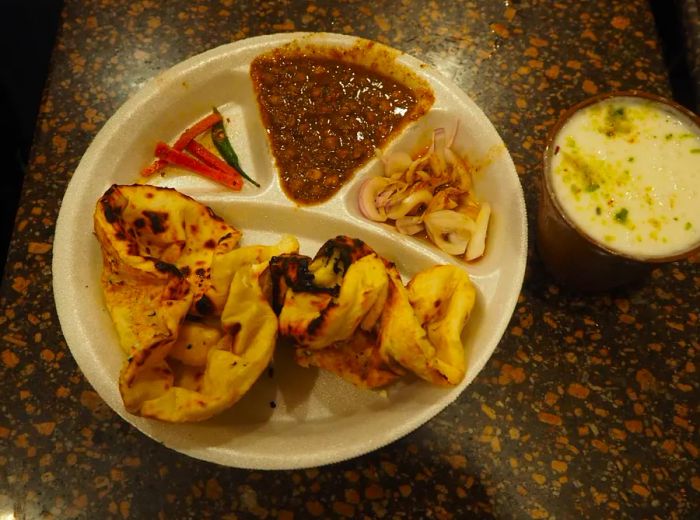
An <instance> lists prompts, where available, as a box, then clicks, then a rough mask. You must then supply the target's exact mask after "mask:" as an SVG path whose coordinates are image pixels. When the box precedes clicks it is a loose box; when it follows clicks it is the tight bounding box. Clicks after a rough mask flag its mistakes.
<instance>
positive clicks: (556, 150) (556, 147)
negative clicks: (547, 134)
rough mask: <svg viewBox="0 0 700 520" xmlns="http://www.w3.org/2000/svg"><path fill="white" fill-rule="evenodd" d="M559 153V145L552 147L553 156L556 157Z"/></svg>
mask: <svg viewBox="0 0 700 520" xmlns="http://www.w3.org/2000/svg"><path fill="white" fill-rule="evenodd" d="M558 153H559V145H557V146H555V147H554V155H557V154H558Z"/></svg>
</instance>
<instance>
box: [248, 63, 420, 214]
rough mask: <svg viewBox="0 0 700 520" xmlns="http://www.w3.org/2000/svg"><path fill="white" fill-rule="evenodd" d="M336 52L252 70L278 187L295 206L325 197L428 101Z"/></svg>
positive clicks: (252, 65) (330, 194)
mask: <svg viewBox="0 0 700 520" xmlns="http://www.w3.org/2000/svg"><path fill="white" fill-rule="evenodd" d="M339 54H341V55H340V56H337V57H335V56H309V55H306V54H304V53H303V52H299V53H282V52H273V53H269V54H266V55H262V56H259V57H258V58H256V59H255V60H253V62H252V63H251V66H250V76H251V79H252V80H253V85H254V88H255V91H256V94H257V99H258V105H259V108H260V114H261V116H262V120H263V123H264V125H265V127H266V129H267V134H268V139H269V142H270V145H271V147H272V153H273V155H274V157H275V161H276V163H277V169H278V171H279V175H280V179H281V184H282V187H283V189H284V191H285V192H286V194H287V196H288V197H289V198H291V199H292V200H294V201H295V202H298V203H300V204H316V203H319V202H323V201H325V200H327V199H329V198H330V197H331V196H332V195H333V194H335V193H336V192H337V191H338V190H339V189H340V188H341V186H343V184H345V183H346V182H347V181H348V180H349V179H350V178H351V177H352V175H353V174H354V172H355V171H356V170H357V169H358V168H359V167H360V166H362V165H363V164H365V163H366V162H367V160H368V159H369V158H370V157H372V156H373V155H374V150H375V148H380V147H381V146H383V145H384V144H385V143H386V142H387V141H388V139H389V138H391V137H393V135H395V134H396V133H397V131H398V130H399V129H400V128H402V127H403V126H404V125H405V124H406V123H408V122H409V121H413V120H415V119H418V118H419V117H420V116H422V115H423V114H424V113H425V111H426V110H427V107H429V106H430V105H431V104H432V101H433V97H432V92H430V93H429V96H428V97H429V103H428V104H427V107H426V103H425V102H424V101H425V98H426V94H425V93H424V92H423V93H418V94H416V93H415V92H414V91H413V90H412V89H411V88H409V87H407V86H405V85H403V84H401V83H399V82H398V81H396V80H394V79H392V78H390V77H389V76H386V75H383V74H381V73H380V72H378V71H376V70H372V69H370V68H367V67H364V66H363V65H360V64H356V63H350V62H346V61H343V59H342V52H339ZM420 96H422V97H423V99H421V100H420V102H419V100H418V97H420Z"/></svg>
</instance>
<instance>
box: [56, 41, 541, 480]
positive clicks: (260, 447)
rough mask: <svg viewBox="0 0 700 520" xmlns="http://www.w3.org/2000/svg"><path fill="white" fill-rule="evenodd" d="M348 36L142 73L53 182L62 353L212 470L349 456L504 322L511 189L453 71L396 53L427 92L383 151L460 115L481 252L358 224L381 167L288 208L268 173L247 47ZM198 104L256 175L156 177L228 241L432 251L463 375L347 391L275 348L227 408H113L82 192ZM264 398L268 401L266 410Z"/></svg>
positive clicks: (522, 242) (96, 189) (375, 441)
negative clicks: (182, 420) (453, 249)
mask: <svg viewBox="0 0 700 520" xmlns="http://www.w3.org/2000/svg"><path fill="white" fill-rule="evenodd" d="M299 38H305V39H308V41H309V42H312V43H318V44H330V45H340V46H350V45H352V44H353V43H356V41H357V39H356V38H354V37H349V36H341V35H336V34H327V33H315V34H301V33H293V34H282V35H270V36H262V37H258V38H251V39H248V40H243V41H239V42H236V43H233V44H230V45H224V46H222V47H218V48H215V49H212V50H210V51H208V52H205V53H203V54H200V55H198V56H195V57H193V58H190V59H188V60H186V61H184V62H182V63H180V64H178V65H176V66H175V67H173V68H172V69H170V70H168V71H166V72H164V73H163V74H161V75H159V76H157V77H155V78H154V79H152V80H150V81H149V82H148V83H147V84H146V85H145V86H144V87H143V88H142V89H141V90H140V91H139V92H138V93H137V94H135V95H134V96H133V97H132V98H131V99H129V100H128V101H127V102H126V103H125V104H124V105H123V106H122V107H121V108H120V109H119V110H118V111H117V112H116V113H115V114H114V116H113V117H112V118H110V120H109V121H108V122H107V123H106V124H105V126H104V127H103V128H102V130H101V131H100V132H99V134H98V135H97V137H96V138H95V140H94V142H93V143H92V144H91V145H90V147H89V148H88V150H87V152H86V153H85V156H84V157H83V159H82V161H81V162H80V165H79V166H78V168H77V170H76V171H75V173H74V175H73V178H72V179H71V182H70V184H69V186H68V189H67V191H66V194H65V197H64V199H63V204H62V207H61V211H60V214H59V218H58V223H57V228H56V238H55V242H54V260H53V285H54V295H55V299H56V307H57V310H58V316H59V319H60V322H61V327H62V329H63V333H64V335H65V338H66V341H67V343H68V346H69V347H70V350H71V352H72V354H73V356H74V357H75V359H76V361H77V363H78V365H79V366H80V368H81V370H82V371H83V373H84V374H85V376H86V377H87V379H88V380H89V381H90V383H91V384H92V386H93V387H94V388H95V390H96V391H97V393H98V394H99V395H100V396H101V397H102V398H103V399H104V400H105V402H106V403H107V404H108V405H109V406H110V407H111V408H112V409H113V410H115V411H116V412H117V413H118V414H119V415H121V416H122V417H123V418H124V419H125V420H126V421H128V422H130V423H131V424H132V425H134V426H135V427H136V428H138V429H139V430H141V431H142V432H143V433H145V434H146V435H148V436H149V437H152V438H153V439H155V440H157V441H159V442H161V443H163V444H165V445H166V446H168V447H170V448H172V449H174V450H177V451H179V452H181V453H185V454H187V455H190V456H192V457H196V458H199V459H203V460H208V461H212V462H216V463H219V464H224V465H228V466H234V467H241V468H257V469H289V468H302V467H310V466H317V465H322V464H328V463H332V462H337V461H340V460H344V459H347V458H350V457H354V456H358V455H361V454H364V453H367V452H369V451H371V450H374V449H376V448H378V447H381V446H383V445H385V444H387V443H389V442H391V441H394V440H396V439H398V438H400V437H401V436H403V435H405V434H407V433H409V432H410V431H412V430H414V429H416V428H418V427H419V426H421V425H422V424H424V423H425V422H426V421H428V420H429V419H431V418H432V417H434V416H435V415H436V414H438V413H439V412H440V411H441V410H443V409H444V408H445V407H446V406H447V405H449V404H450V403H451V402H452V401H454V400H455V399H456V398H457V397H458V396H459V395H460V393H462V391H463V390H464V389H465V388H466V387H467V385H469V383H470V382H471V381H472V380H473V379H474V377H475V376H476V374H477V373H478V372H479V370H481V368H482V367H483V366H484V364H485V363H486V361H487V360H488V359H489V357H490V356H491V354H492V352H493V351H494V349H495V348H496V346H497V344H498V342H499V341H500V339H501V336H502V335H503V332H504V331H505V328H506V326H507V324H508V322H509V320H510V317H511V315H512V313H513V309H514V308H515V304H516V301H517V298H518V294H519V292H520V288H521V285H522V280H523V274H524V270H525V260H526V251H527V227H526V216H525V203H524V199H523V193H522V188H521V185H520V182H519V179H518V176H517V174H516V172H515V168H514V166H513V162H512V160H511V157H510V155H509V154H508V151H507V150H506V147H505V145H504V144H503V141H502V140H501V139H500V137H499V135H498V133H497V132H496V130H495V129H494V127H493V125H492V124H491V123H490V122H489V120H488V119H487V118H486V116H485V115H484V114H483V112H482V111H481V110H480V109H479V107H477V106H476V104H475V103H474V102H473V101H472V100H471V99H470V98H469V97H468V96H467V95H466V94H465V93H464V92H462V91H461V90H460V89H459V88H458V87H457V86H456V85H455V84H454V83H452V82H451V81H449V80H447V79H446V78H444V77H443V76H441V75H440V74H439V73H438V72H437V71H436V70H435V69H433V68H432V67H430V66H428V65H426V64H424V63H421V62H420V61H418V60H416V59H415V58H412V57H411V56H408V55H401V56H400V58H399V61H400V62H402V63H403V64H405V65H407V66H409V67H411V68H413V69H414V70H415V71H416V72H417V73H418V74H419V75H420V76H422V77H424V78H425V79H426V80H427V81H428V82H429V83H430V84H431V86H432V88H433V90H434V92H435V104H434V105H433V107H432V108H431V110H430V111H429V112H428V113H427V114H426V115H425V116H423V117H422V118H421V119H420V120H418V121H417V122H415V123H413V124H412V125H410V126H408V127H406V128H405V129H404V130H403V131H402V133H401V134H400V135H399V136H398V137H396V138H395V139H394V140H393V141H392V142H391V143H390V145H389V147H388V149H389V150H391V149H393V148H401V149H406V148H408V149H410V148H411V146H412V144H414V143H416V142H417V141H418V140H420V139H423V138H424V137H425V136H426V135H430V133H431V132H432V130H433V129H434V128H436V127H440V126H444V127H447V128H452V126H453V125H454V123H455V120H456V119H457V118H458V119H459V120H460V122H461V124H460V131H459V133H458V135H457V140H456V145H455V148H456V149H457V150H458V151H460V152H461V153H465V154H467V156H468V157H469V158H470V159H471V160H476V161H482V162H483V163H484V164H485V167H484V169H483V172H482V173H481V174H480V175H479V176H478V178H477V179H476V181H475V183H476V190H477V194H478V196H479V197H481V198H482V200H486V201H489V202H490V203H491V204H492V208H493V216H492V220H491V226H490V232H489V238H488V243H487V254H486V256H485V257H484V258H483V259H482V260H480V261H478V262H476V263H474V264H470V265H466V264H464V263H463V262H460V261H459V260H456V259H454V258H452V257H450V256H448V255H445V254H443V253H441V252H440V251H439V250H437V249H436V248H434V247H432V246H430V245H429V244H428V243H427V242H424V241H421V240H418V239H414V238H411V237H405V236H402V235H400V234H399V233H397V232H396V231H394V230H392V229H390V228H388V227H385V226H383V225H381V224H375V223H372V222H369V221H367V220H366V219H364V218H363V217H362V215H361V214H360V212H359V210H358V207H357V202H356V198H357V190H358V186H359V184H360V183H361V182H362V181H363V180H364V179H366V178H367V177H369V176H373V175H378V174H380V172H381V164H379V161H378V160H376V159H373V160H371V161H370V162H369V163H368V164H367V165H366V166H365V167H364V168H362V169H361V170H360V171H358V172H357V173H356V175H355V176H354V177H353V179H352V180H351V181H350V182H349V183H348V184H346V185H345V186H344V187H343V188H342V189H341V190H340V191H339V192H338V193H337V194H336V195H335V196H334V197H332V198H331V199H330V200H329V201H328V202H326V203H324V204H321V205H318V206H313V207H304V208H300V207H298V206H297V205H295V204H294V203H293V202H291V201H290V200H289V199H287V197H286V196H285V195H284V193H283V192H282V189H281V187H280V185H279V181H278V178H277V174H276V171H275V167H274V162H273V160H272V156H271V154H270V150H269V148H268V145H267V141H266V138H265V133H264V129H263V126H262V122H261V120H260V116H259V113H258V108H257V104H256V100H255V96H254V92H253V87H252V83H251V81H250V78H249V75H248V67H249V64H250V62H251V60H252V59H253V58H254V57H255V56H257V55H258V54H260V53H262V52H265V51H268V50H270V49H272V48H274V47H276V46H279V45H283V44H285V43H288V42H290V41H292V40H294V39H299ZM212 106H217V107H219V108H220V110H221V112H222V113H223V114H224V116H225V117H226V118H230V120H231V121H234V122H236V124H234V125H230V127H229V128H230V130H231V135H230V137H231V139H232V141H233V142H234V147H235V149H236V150H237V151H238V153H239V156H240V159H241V163H242V166H243V167H244V169H245V170H246V171H248V172H250V173H251V174H252V175H254V177H255V178H256V179H257V180H258V181H259V182H260V183H261V188H260V189H258V188H255V187H254V186H252V185H250V184H248V183H246V185H245V187H244V189H243V190H242V191H241V192H239V193H233V192H230V191H226V190H225V189H222V188H221V187H220V186H218V185H216V184H214V183H211V182H209V181H208V180H206V179H202V178H198V177H195V176H192V175H188V174H178V175H167V176H165V177H158V178H157V179H155V181H154V182H157V183H158V184H160V185H165V186H171V187H174V188H177V189H178V190H180V191H182V192H183V193H186V194H188V195H190V196H192V197H194V198H196V199H197V200H199V201H200V202H202V203H204V204H207V205H209V206H210V207H211V208H212V209H213V210H214V211H215V212H216V213H218V214H219V215H220V216H222V217H223V218H224V219H226V220H227V221H228V222H229V223H231V224H232V225H234V226H236V227H237V228H239V229H241V230H242V231H243V233H244V235H243V241H242V244H244V245H246V244H255V243H273V242H276V241H277V240H278V239H279V237H280V236H281V235H282V234H283V233H292V234H294V235H296V236H297V237H299V241H300V243H301V252H302V253H305V254H308V255H313V254H314V253H315V252H316V251H317V249H318V248H319V247H320V245H321V244H322V243H323V242H325V241H326V240H327V239H328V238H331V237H334V236H336V235H338V234H347V235H350V236H353V237H357V238H360V239H362V240H364V241H365V242H367V243H368V244H369V245H370V246H371V247H372V248H374V249H375V250H376V251H377V252H378V253H379V254H381V255H383V256H385V257H386V258H388V259H390V260H392V261H394V262H396V264H397V266H398V267H399V270H400V271H401V273H402V275H403V276H404V277H406V278H408V277H410V276H412V275H413V274H414V273H415V272H417V271H418V270H420V269H424V268H426V267H428V266H430V265H434V264H438V263H454V264H457V265H460V266H463V267H464V268H465V269H467V270H468V271H469V273H470V275H471V277H472V279H473V282H474V284H475V285H476V287H477V304H476V307H475V309H474V312H473V315H472V317H471V320H470V322H469V325H468V327H467V328H466V330H465V333H464V336H463V339H464V346H465V349H466V356H467V362H468V371H467V375H466V378H465V379H464V381H463V382H462V383H461V384H460V385H459V386H457V387H455V388H452V389H444V388H436V387H434V386H431V385H429V384H427V383H423V382H421V381H418V380H410V379H407V380H405V381H403V382H400V383H398V384H395V385H393V386H391V387H389V388H388V389H387V391H386V392H371V391H366V390H359V389H356V388H354V387H353V386H352V385H350V384H348V383H346V382H344V381H343V380H341V379H340V378H338V377H336V376H333V375H332V374H329V373H326V372H323V371H319V370H316V369H303V368H300V367H297V366H296V365H295V364H294V362H293V360H292V357H291V354H290V353H289V352H284V351H281V350H279V349H278V351H277V353H276V354H275V370H274V376H273V377H268V375H267V374H264V375H263V376H261V378H260V380H259V381H258V382H257V383H256V385H255V386H254V387H253V388H252V389H251V390H250V392H249V393H248V394H247V395H246V396H245V397H244V398H243V399H242V400H241V401H240V402H239V403H237V404H236V405H235V406H233V407H232V408H231V409H230V410H228V411H227V412H225V413H223V414H221V415H219V416H217V417H215V418H213V419H211V420H208V421H206V422H203V423H197V424H182V425H173V424H165V423H162V422H158V421H154V420H149V419H143V418H140V417H136V416H133V415H131V414H129V413H128V412H127V411H126V410H125V409H124V407H123V404H122V400H121V396H120V395H119V390H118V385H117V380H118V374H119V370H120V367H121V365H122V363H123V353H122V351H121V349H120V348H119V346H118V343H117V337H116V333H115V332H114V328H113V326H112V323H111V320H110V317H109V314H108V312H107V309H106V307H105V304H104V300H103V297H102V290H101V286H100V282H99V280H100V274H101V271H102V261H101V253H100V248H99V244H98V242H97V240H96V239H95V237H94V235H93V229H92V214H93V211H94V208H95V204H96V202H97V200H98V199H99V197H100V196H101V195H102V194H103V193H104V191H105V190H106V189H107V188H108V187H109V186H110V185H112V184H113V183H118V184H131V183H133V182H135V181H136V180H137V178H138V171H139V169H140V168H142V167H143V166H144V165H146V164H148V163H149V162H150V160H152V157H153V146H154V143H155V142H156V141H157V140H166V141H167V140H171V141H172V140H174V139H175V138H176V137H177V135H178V134H179V133H180V132H181V131H182V130H183V129H184V128H186V127H187V126H188V125H190V124H192V123H193V122H194V121H196V120H198V119H199V118H201V117H203V116H204V115H205V114H206V113H208V112H209V111H210V110H211V107H212ZM271 401H274V402H275V403H276V407H275V408H274V409H273V408H272V407H271V406H270V403H271Z"/></svg>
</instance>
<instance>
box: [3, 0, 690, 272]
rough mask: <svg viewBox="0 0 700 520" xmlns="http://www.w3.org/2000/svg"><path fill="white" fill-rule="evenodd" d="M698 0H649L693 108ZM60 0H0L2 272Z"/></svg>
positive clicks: (678, 89) (682, 94)
mask: <svg viewBox="0 0 700 520" xmlns="http://www.w3.org/2000/svg"><path fill="white" fill-rule="evenodd" d="M683 1H695V0H674V1H669V0H650V4H651V6H652V10H653V11H654V16H655V18H656V23H657V28H658V30H659V34H660V36H661V40H662V42H663V45H664V57H665V60H666V65H667V67H668V70H669V76H670V79H671V83H672V90H673V94H674V98H675V99H676V100H677V101H678V102H680V103H681V104H683V105H685V106H687V107H688V108H690V109H691V110H695V111H698V106H699V105H700V99H699V97H698V96H699V93H698V90H699V89H698V84H697V82H698V79H697V78H695V79H692V78H691V75H690V73H689V58H688V50H689V49H688V48H687V45H686V42H687V41H689V40H688V39H687V38H686V35H685V33H684V28H688V27H689V26H692V25H695V26H696V27H697V26H698V25H700V21H698V20H695V21H694V22H693V23H688V20H686V19H684V15H683V14H682V13H683V9H682V7H681V4H682V3H683ZM62 4H63V2H62V0H33V1H29V0H0V8H2V16H1V19H0V48H2V49H4V51H5V52H4V53H3V61H4V63H3V66H2V67H0V125H1V126H0V154H1V155H0V157H2V158H3V160H2V165H3V166H2V170H1V171H2V179H1V185H0V273H2V271H3V269H4V266H5V259H6V255H7V247H8V243H9V240H10V236H11V234H12V229H13V227H14V218H15V211H16V208H17V204H18V201H19V196H20V191H21V187H22V179H23V176H24V171H25V168H26V164H27V161H28V157H29V152H30V149H31V145H32V138H33V135H34V126H35V122H36V116H37V111H38V109H39V104H40V102H41V96H42V93H43V89H44V83H45V81H46V77H47V74H48V71H49V68H50V57H51V49H52V47H53V43H54V41H55V38H56V35H57V33H58V32H59V31H60V30H61V28H60V25H61V22H60V13H61V7H62Z"/></svg>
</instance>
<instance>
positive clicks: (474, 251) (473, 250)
mask: <svg viewBox="0 0 700 520" xmlns="http://www.w3.org/2000/svg"><path fill="white" fill-rule="evenodd" d="M490 217H491V205H490V204H489V203H488V202H484V203H482V204H481V209H480V210H479V214H478V215H477V217H476V226H475V229H474V233H473V234H472V237H471V239H470V240H469V245H468V246H467V254H466V255H465V258H466V259H467V260H475V259H476V258H479V257H480V256H481V255H483V254H484V250H485V249H486V232H487V230H488V226H489V218H490Z"/></svg>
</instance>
